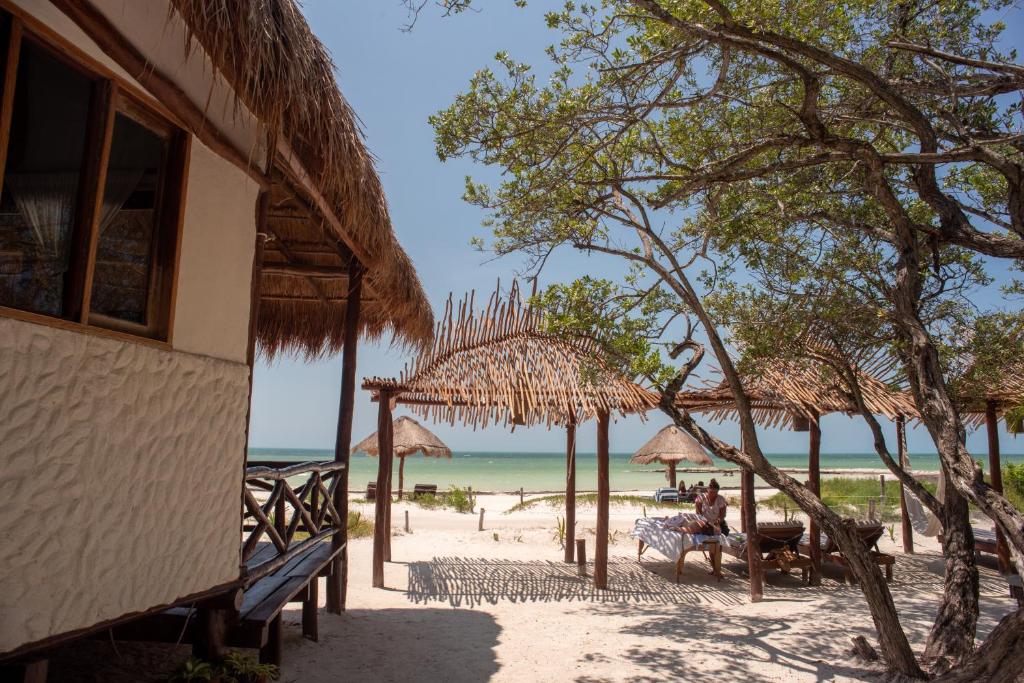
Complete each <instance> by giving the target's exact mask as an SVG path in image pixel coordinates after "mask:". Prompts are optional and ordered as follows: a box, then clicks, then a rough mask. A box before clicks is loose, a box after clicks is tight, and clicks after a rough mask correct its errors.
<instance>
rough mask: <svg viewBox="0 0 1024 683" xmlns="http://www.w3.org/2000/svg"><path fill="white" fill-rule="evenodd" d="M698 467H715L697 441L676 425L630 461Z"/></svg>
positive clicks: (642, 447) (639, 463)
mask: <svg viewBox="0 0 1024 683" xmlns="http://www.w3.org/2000/svg"><path fill="white" fill-rule="evenodd" d="M683 460H685V461H687V462H692V463H695V464H697V465H713V464H714V463H713V462H712V460H711V458H709V457H708V454H707V453H706V452H704V448H703V447H701V445H700V444H699V443H697V441H696V440H695V439H694V438H693V437H692V436H690V435H689V434H687V433H686V432H684V431H683V430H682V429H680V428H679V427H676V426H675V425H668V426H667V427H665V428H663V429H662V430H661V431H659V432H658V433H657V434H655V435H654V437H653V438H652V439H651V440H650V441H648V442H647V443H645V444H644V445H643V446H641V447H640V450H638V451H637V452H636V453H634V454H633V457H631V458H630V459H629V461H630V462H631V463H633V464H636V465H650V464H652V463H655V462H660V463H664V464H666V465H667V464H669V463H673V462H681V461H683Z"/></svg>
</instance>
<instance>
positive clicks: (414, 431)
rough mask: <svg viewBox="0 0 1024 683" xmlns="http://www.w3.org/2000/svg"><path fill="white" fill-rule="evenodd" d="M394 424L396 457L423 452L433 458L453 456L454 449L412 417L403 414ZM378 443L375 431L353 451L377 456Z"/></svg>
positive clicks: (353, 448) (354, 447)
mask: <svg viewBox="0 0 1024 683" xmlns="http://www.w3.org/2000/svg"><path fill="white" fill-rule="evenodd" d="M393 425H394V437H393V444H394V455H395V457H398V458H404V457H406V456H409V455H415V454H416V453H423V455H425V456H427V457H431V458H450V457H452V449H450V448H448V446H445V445H444V442H443V441H441V439H439V438H437V437H436V436H435V435H434V434H433V432H431V431H430V430H429V429H427V428H426V427H424V426H423V425H421V424H420V423H419V422H417V421H416V420H414V419H412V418H411V417H406V416H404V415H403V416H402V417H399V418H397V419H396V420H395V421H394V423H393ZM377 445H378V442H377V432H374V433H373V434H371V435H370V436H368V437H366V438H365V439H363V440H362V441H360V442H359V443H357V444H356V445H355V446H353V447H352V452H353V453H356V452H362V453H366V454H367V455H372V456H374V457H376V456H377V455H379V454H380V452H379V451H378V450H377Z"/></svg>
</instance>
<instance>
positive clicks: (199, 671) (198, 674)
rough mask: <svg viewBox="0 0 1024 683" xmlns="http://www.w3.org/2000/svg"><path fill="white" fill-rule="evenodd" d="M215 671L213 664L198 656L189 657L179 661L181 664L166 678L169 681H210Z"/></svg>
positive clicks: (215, 673)
mask: <svg viewBox="0 0 1024 683" xmlns="http://www.w3.org/2000/svg"><path fill="white" fill-rule="evenodd" d="M217 673H218V672H217V669H216V668H214V666H213V664H210V663H209V662H206V661H203V660H202V659H199V658H198V657H189V658H188V659H186V660H185V661H184V662H182V663H181V666H179V667H178V668H177V670H176V671H175V672H174V673H173V674H171V677H170V678H169V679H168V680H169V681H170V683H179V682H182V681H212V680H214V676H216V675H217Z"/></svg>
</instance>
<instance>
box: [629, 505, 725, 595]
mask: <svg viewBox="0 0 1024 683" xmlns="http://www.w3.org/2000/svg"><path fill="white" fill-rule="evenodd" d="M696 519H697V516H696V515H694V514H693V513H686V514H681V515H676V516H675V517H670V518H666V517H644V518H642V519H638V520H636V524H635V525H634V526H633V531H631V532H630V534H629V535H630V536H631V537H632V538H635V539H637V541H638V542H639V546H638V549H637V557H636V559H637V561H638V562H639V561H640V558H641V556H642V555H643V554H644V551H645V550H647V547H651V548H654V549H655V550H657V551H658V552H659V553H661V554H662V555H664V556H665V557H666V558H667V559H669V560H670V561H672V562H674V563H675V565H676V574H675V578H676V583H679V576H680V575H681V574H682V572H683V561H684V560H685V559H686V553H688V552H691V551H693V550H702V551H705V552H708V553H710V560H711V573H712V574H713V575H714V576H715V578H717V579H718V580H719V581H721V580H722V546H724V545H727V544H728V543H729V539H728V538H726V537H725V536H722V535H718V536H705V535H704V534H687V533H683V532H681V531H676V530H674V529H669V528H667V527H669V526H679V525H681V524H686V523H687V522H690V521H694V520H696Z"/></svg>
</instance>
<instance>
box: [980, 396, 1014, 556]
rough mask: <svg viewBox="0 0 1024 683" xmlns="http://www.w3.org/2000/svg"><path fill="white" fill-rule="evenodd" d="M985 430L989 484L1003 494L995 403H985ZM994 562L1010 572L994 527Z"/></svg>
mask: <svg viewBox="0 0 1024 683" xmlns="http://www.w3.org/2000/svg"><path fill="white" fill-rule="evenodd" d="M985 429H986V431H987V432H988V468H989V471H990V472H991V474H989V483H990V484H991V486H992V488H993V489H995V490H996V492H997V493H1000V494H1001V493H1002V492H1003V469H1002V465H1001V464H1000V462H999V415H998V414H997V413H996V402H995V401H985ZM996 561H997V563H998V566H999V571H1000V572H1002V573H1003V574H1006V573H1008V572H1009V571H1010V568H1011V566H1012V565H1011V564H1010V548H1009V546H1008V545H1007V544H1006V537H1005V536H1003V532H1002V530H1001V529H1000V528H999V526H998V525H997V526H996Z"/></svg>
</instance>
